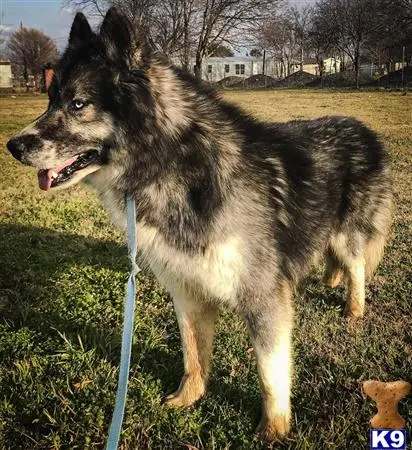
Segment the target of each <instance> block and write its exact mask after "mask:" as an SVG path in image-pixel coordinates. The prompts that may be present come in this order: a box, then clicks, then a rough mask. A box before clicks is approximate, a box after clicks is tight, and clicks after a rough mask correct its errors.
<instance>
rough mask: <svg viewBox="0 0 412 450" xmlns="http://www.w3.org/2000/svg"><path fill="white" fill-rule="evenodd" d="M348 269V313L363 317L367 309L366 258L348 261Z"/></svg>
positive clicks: (348, 314)
mask: <svg viewBox="0 0 412 450" xmlns="http://www.w3.org/2000/svg"><path fill="white" fill-rule="evenodd" d="M346 271H347V274H348V297H347V300H346V309H345V312H346V315H347V316H348V317H362V316H363V313H364V311H365V259H364V258H358V259H353V260H352V261H350V262H349V263H348V265H347V268H346Z"/></svg>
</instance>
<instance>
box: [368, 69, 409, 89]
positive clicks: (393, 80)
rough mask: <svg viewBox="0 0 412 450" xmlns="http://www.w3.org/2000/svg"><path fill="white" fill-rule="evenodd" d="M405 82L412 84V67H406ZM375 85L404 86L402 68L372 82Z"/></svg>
mask: <svg viewBox="0 0 412 450" xmlns="http://www.w3.org/2000/svg"><path fill="white" fill-rule="evenodd" d="M404 83H405V84H407V85H408V86H412V67H405V69H404ZM371 84H372V85H373V86H388V87H403V86H402V70H396V71H395V72H390V73H388V74H386V75H383V76H382V77H380V78H379V79H378V80H375V81H374V82H373V83H371Z"/></svg>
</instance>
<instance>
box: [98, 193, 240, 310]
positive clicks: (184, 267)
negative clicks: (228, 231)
mask: <svg viewBox="0 0 412 450" xmlns="http://www.w3.org/2000/svg"><path fill="white" fill-rule="evenodd" d="M102 200H103V204H104V206H105V207H106V209H107V210H108V211H109V212H110V214H111V216H112V217H113V220H114V222H115V224H116V225H117V226H118V227H119V228H120V229H121V230H122V231H124V232H125V231H126V229H127V223H126V215H125V212H124V210H123V209H122V208H121V206H120V204H119V202H118V201H117V199H116V198H114V197H112V196H111V195H109V194H108V195H105V196H104V197H103V198H102ZM137 242H138V248H139V252H140V253H141V255H142V257H143V258H144V260H145V262H147V263H148V264H149V266H150V268H151V269H152V271H153V272H154V274H155V275H156V277H157V278H158V279H159V281H160V282H161V283H162V284H163V285H164V286H165V287H166V288H167V289H168V290H169V291H175V288H176V285H178V286H179V285H180V286H181V287H182V288H189V289H190V291H191V292H196V291H198V292H199V293H201V294H202V295H203V296H206V297H211V298H214V299H218V300H222V301H224V302H226V303H228V304H229V305H231V306H236V298H237V293H238V290H239V286H240V280H241V276H242V272H243V252H242V242H241V239H240V238H239V237H237V236H235V235H232V236H230V237H227V238H225V239H223V240H216V242H211V243H210V245H209V246H208V248H207V249H206V250H205V251H204V252H202V253H198V254H188V253H186V252H183V251H181V250H178V249H176V248H174V247H173V246H171V245H169V244H168V243H167V242H166V240H165V239H164V237H163V236H162V234H161V233H160V232H159V231H158V230H157V229H156V228H155V227H151V226H147V225H145V224H144V223H141V222H138V224H137ZM185 290H186V289H185Z"/></svg>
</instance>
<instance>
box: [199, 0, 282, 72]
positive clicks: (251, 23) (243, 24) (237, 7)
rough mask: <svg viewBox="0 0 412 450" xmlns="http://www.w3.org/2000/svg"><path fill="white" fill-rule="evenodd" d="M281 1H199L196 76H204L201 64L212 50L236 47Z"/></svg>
mask: <svg viewBox="0 0 412 450" xmlns="http://www.w3.org/2000/svg"><path fill="white" fill-rule="evenodd" d="M278 4H279V1H278V0H199V2H198V8H197V14H195V16H196V18H197V21H195V23H194V26H195V27H196V30H197V39H196V43H197V46H196V52H195V55H196V56H195V59H196V65H195V73H196V76H197V77H200V76H201V67H202V61H203V59H204V57H205V56H208V54H209V52H210V49H211V48H213V47H215V46H219V45H221V44H224V43H228V44H232V45H234V46H235V47H236V46H239V45H240V44H241V43H242V42H241V38H240V36H246V35H248V34H249V32H251V30H252V29H253V28H254V27H256V26H257V24H260V23H261V22H262V21H264V20H267V19H268V18H269V17H270V16H271V15H272V14H273V13H274V11H275V10H276V9H275V8H276V7H277V5H278Z"/></svg>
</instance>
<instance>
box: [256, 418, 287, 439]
mask: <svg viewBox="0 0 412 450" xmlns="http://www.w3.org/2000/svg"><path fill="white" fill-rule="evenodd" d="M289 431H290V420H289V418H288V417H287V416H284V415H279V416H276V417H273V418H271V419H268V418H267V417H262V418H261V419H260V422H259V425H258V426H257V428H256V431H255V435H256V437H257V438H258V439H261V440H264V441H277V440H281V439H283V438H284V437H286V435H287V434H288V433H289Z"/></svg>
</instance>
